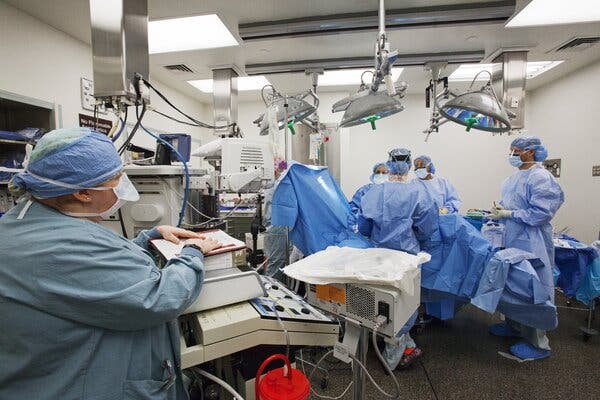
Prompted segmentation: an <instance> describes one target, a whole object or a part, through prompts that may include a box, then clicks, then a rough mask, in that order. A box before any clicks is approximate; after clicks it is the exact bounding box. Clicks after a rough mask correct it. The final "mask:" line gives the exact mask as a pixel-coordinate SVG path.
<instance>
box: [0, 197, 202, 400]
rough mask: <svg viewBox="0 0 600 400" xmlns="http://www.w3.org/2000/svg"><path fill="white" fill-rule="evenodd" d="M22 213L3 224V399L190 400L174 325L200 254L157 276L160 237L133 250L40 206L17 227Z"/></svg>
mask: <svg viewBox="0 0 600 400" xmlns="http://www.w3.org/2000/svg"><path fill="white" fill-rule="evenodd" d="M23 205H24V203H21V204H20V205H17V206H16V207H15V208H13V209H12V210H11V211H9V212H8V213H7V214H6V215H4V216H3V217H2V218H0V254H2V257H1V258H0V317H1V322H0V399H7V400H8V399H15V400H16V399H31V400H33V399H35V400H44V399H54V400H56V399H65V400H66V399H81V400H86V399H90V400H91V399H93V400H109V399H110V400H116V399H149V400H150V399H152V400H154V399H161V400H165V399H168V400H175V399H176V400H180V399H187V397H188V396H187V394H186V392H185V390H184V387H183V383H182V379H181V371H180V349H179V330H178V326H177V322H176V318H177V316H178V315H180V314H181V312H182V311H184V310H185V309H186V308H187V307H188V306H189V305H190V304H191V303H192V302H193V301H194V300H195V299H196V297H197V296H198V294H199V293H200V288H201V284H202V281H203V277H204V272H203V265H202V253H201V252H199V251H198V250H196V249H184V251H183V252H182V255H181V256H180V257H178V258H175V259H172V260H171V261H170V262H169V263H168V264H167V266H165V268H163V269H159V268H157V266H156V264H155V263H154V260H153V258H152V257H151V255H150V253H149V252H148V251H147V245H148V240H149V239H150V238H152V237H158V236H160V235H159V234H158V232H157V231H156V230H151V231H145V232H142V233H141V234H140V235H139V236H138V237H137V238H136V239H135V240H134V241H130V240H127V239H125V238H123V237H121V236H118V235H117V234H115V233H114V232H112V231H111V230H109V229H107V228H105V227H103V226H101V225H99V224H97V223H93V222H91V221H87V220H84V219H78V218H72V217H69V216H66V215H64V214H61V213H60V212H58V211H56V210H54V209H52V208H49V207H46V206H44V205H42V204H40V203H38V202H33V204H32V206H31V207H30V209H29V210H28V211H27V213H26V214H25V216H24V218H23V219H22V220H18V219H17V215H18V213H19V212H20V211H21V209H22V208H23ZM169 366H170V368H169ZM172 376H175V377H176V380H175V382H174V383H173V384H172V385H170V386H169V384H168V382H169V378H170V377H172Z"/></svg>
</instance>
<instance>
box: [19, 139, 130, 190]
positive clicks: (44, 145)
mask: <svg viewBox="0 0 600 400" xmlns="http://www.w3.org/2000/svg"><path fill="white" fill-rule="evenodd" d="M122 168H123V163H122V161H121V158H120V157H119V154H118V153H117V150H116V149H115V146H114V144H113V143H112V141H111V140H110V139H109V138H108V137H107V136H105V135H103V134H101V133H98V132H95V131H92V130H90V129H88V128H69V129H56V130H53V131H51V132H48V133H47V134H46V135H44V136H43V137H42V138H41V139H40V140H39V141H38V143H37V145H36V146H35V148H34V149H33V151H32V152H31V157H30V159H29V164H28V165H27V167H26V170H25V172H21V173H19V174H17V175H15V176H14V177H13V178H12V180H11V182H10V189H11V191H13V192H19V191H26V192H28V193H30V194H31V195H32V196H33V197H36V198H40V199H47V198H51V197H58V196H64V195H66V194H72V193H75V192H77V191H79V190H81V189H87V188H93V187H96V186H99V185H100V184H102V183H103V182H106V181H107V180H109V179H110V178H112V177H114V176H115V175H117V174H118V173H119V172H120V171H121V169H122Z"/></svg>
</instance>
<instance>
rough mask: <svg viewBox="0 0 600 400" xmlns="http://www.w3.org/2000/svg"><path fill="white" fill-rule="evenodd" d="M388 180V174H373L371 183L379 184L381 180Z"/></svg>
mask: <svg viewBox="0 0 600 400" xmlns="http://www.w3.org/2000/svg"><path fill="white" fill-rule="evenodd" d="M388 180H389V178H388V175H387V174H375V176H374V177H373V183H375V184H377V185H379V184H381V183H383V182H387V181H388Z"/></svg>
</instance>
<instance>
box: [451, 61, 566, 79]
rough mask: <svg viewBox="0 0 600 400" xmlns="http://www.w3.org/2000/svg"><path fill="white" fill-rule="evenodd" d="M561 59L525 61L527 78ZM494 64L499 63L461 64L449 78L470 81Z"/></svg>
mask: <svg viewBox="0 0 600 400" xmlns="http://www.w3.org/2000/svg"><path fill="white" fill-rule="evenodd" d="M560 63H562V61H530V62H528V63H527V79H533V78H535V77H536V76H538V75H540V74H542V73H544V72H546V71H549V70H550V69H552V68H554V67H556V66H557V65H558V64H560ZM494 65H498V66H499V65H500V64H462V65H461V66H460V67H458V69H457V70H456V71H454V72H453V73H452V74H450V76H449V79H450V80H451V81H454V82H461V81H463V82H464V81H472V80H473V78H475V76H476V75H477V74H478V73H479V72H481V71H489V72H490V73H491V72H492V69H493V67H494ZM488 79H489V75H487V74H481V75H479V76H478V77H477V80H478V81H484V80H488Z"/></svg>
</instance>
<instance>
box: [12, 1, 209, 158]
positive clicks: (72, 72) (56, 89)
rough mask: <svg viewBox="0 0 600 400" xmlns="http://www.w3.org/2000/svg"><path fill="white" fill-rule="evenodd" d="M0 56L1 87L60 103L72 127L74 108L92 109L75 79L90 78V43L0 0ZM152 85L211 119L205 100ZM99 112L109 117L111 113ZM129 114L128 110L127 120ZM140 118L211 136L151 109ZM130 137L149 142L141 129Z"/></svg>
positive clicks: (75, 120)
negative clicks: (85, 105) (83, 104)
mask: <svg viewBox="0 0 600 400" xmlns="http://www.w3.org/2000/svg"><path fill="white" fill-rule="evenodd" d="M0 60H1V62H0V89H2V90H5V91H9V92H13V93H16V94H19V95H23V96H28V97H33V98H36V99H39V100H44V101H47V102H51V103H57V104H60V105H61V106H62V126H63V127H72V126H77V125H78V114H79V113H85V114H88V115H91V114H92V113H91V112H90V111H87V110H83V109H82V108H81V100H80V78H81V77H85V78H88V79H92V78H93V76H92V75H93V73H92V53H91V47H90V46H88V45H87V44H85V43H83V42H81V41H79V40H77V39H74V38H73V37H71V36H69V35H67V34H65V33H63V32H61V31H58V30H56V29H54V28H52V27H50V26H49V25H46V24H44V23H43V22H41V21H39V20H37V19H35V18H33V17H31V16H29V15H28V14H26V13H23V12H22V11H20V10H18V9H16V8H14V7H12V6H10V5H8V4H6V3H4V2H2V1H0ZM155 86H156V87H157V88H158V89H159V90H161V91H163V93H164V94H165V95H166V96H167V97H168V98H169V99H171V100H172V102H173V103H174V104H176V105H178V106H180V107H181V108H182V109H183V110H184V111H186V112H188V113H190V114H192V115H196V116H198V118H201V119H202V120H206V121H209V120H212V114H211V113H210V112H209V109H208V107H207V106H206V105H204V104H202V103H200V102H198V101H196V100H194V99H192V98H190V97H187V96H185V95H183V94H181V93H180V92H178V91H175V90H172V89H171V88H169V87H166V86H165V85H163V84H161V83H160V82H155ZM151 101H152V105H153V106H154V107H156V108H157V109H159V110H160V111H162V112H165V113H168V114H169V115H174V116H175V115H176V114H175V111H172V110H170V109H169V108H168V106H167V105H166V104H165V103H164V102H163V101H162V100H161V99H159V98H158V96H156V95H152V97H151ZM131 111H133V109H130V113H131ZM131 114H134V113H131ZM100 117H101V118H107V119H113V120H114V118H112V117H110V114H109V115H106V116H105V115H100ZM207 117H209V119H207ZM134 118H135V115H130V116H129V121H130V122H131V121H134ZM144 121H145V124H144V125H145V126H147V127H148V128H155V129H160V130H163V131H171V132H181V133H189V134H191V135H192V137H193V138H194V139H200V138H201V139H203V141H204V142H205V141H206V140H207V139H208V138H211V132H209V131H207V130H205V129H200V128H195V127H189V126H185V125H180V124H177V123H175V122H171V121H169V120H167V119H165V118H163V117H161V116H159V115H157V114H154V113H147V116H146V117H145V118H144ZM133 142H134V143H135V144H139V145H144V144H145V145H150V146H151V147H153V144H152V139H151V138H150V137H149V136H148V135H146V134H144V133H142V132H138V133H137V134H136V139H134V141H133Z"/></svg>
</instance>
